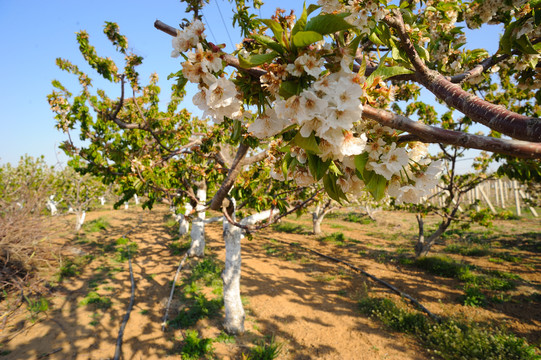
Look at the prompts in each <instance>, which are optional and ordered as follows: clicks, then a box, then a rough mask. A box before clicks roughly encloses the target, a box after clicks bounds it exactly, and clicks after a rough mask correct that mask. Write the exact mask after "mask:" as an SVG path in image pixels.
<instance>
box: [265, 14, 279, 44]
mask: <svg viewBox="0 0 541 360" xmlns="http://www.w3.org/2000/svg"><path fill="white" fill-rule="evenodd" d="M261 22H262V23H263V24H265V25H267V26H268V27H269V29H271V31H272V33H273V34H274V37H275V38H276V40H277V41H278V42H279V43H280V44H281V45H284V40H283V39H282V34H283V33H284V29H282V26H281V25H280V23H279V22H278V21H275V20H270V19H261Z"/></svg>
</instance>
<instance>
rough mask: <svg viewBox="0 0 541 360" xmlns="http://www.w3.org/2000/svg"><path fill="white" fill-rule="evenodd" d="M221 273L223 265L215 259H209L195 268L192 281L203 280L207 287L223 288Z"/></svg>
mask: <svg viewBox="0 0 541 360" xmlns="http://www.w3.org/2000/svg"><path fill="white" fill-rule="evenodd" d="M221 273H222V267H221V265H220V264H218V263H217V262H216V260H215V259H213V258H211V257H207V258H205V259H204V260H202V261H200V262H198V263H197V264H196V265H195V266H194V268H193V270H192V275H191V278H190V279H191V281H196V280H202V281H203V282H204V283H205V285H207V286H213V287H216V286H222V282H221V279H220V275H221Z"/></svg>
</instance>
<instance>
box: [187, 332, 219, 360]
mask: <svg viewBox="0 0 541 360" xmlns="http://www.w3.org/2000/svg"><path fill="white" fill-rule="evenodd" d="M213 351H214V348H213V347H212V339H206V338H200V337H199V333H198V332H197V330H186V334H185V336H184V345H183V346H182V350H181V352H180V354H181V356H182V359H187V360H188V359H189V360H192V359H194V360H196V359H200V358H201V357H205V358H209V356H211V355H212V353H213Z"/></svg>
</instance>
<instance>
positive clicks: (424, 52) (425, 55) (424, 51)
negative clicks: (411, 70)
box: [414, 44, 430, 61]
mask: <svg viewBox="0 0 541 360" xmlns="http://www.w3.org/2000/svg"><path fill="white" fill-rule="evenodd" d="M414 46H415V50H416V51H417V54H419V56H420V57H421V59H423V60H425V61H430V54H429V52H428V50H427V49H425V48H424V47H422V46H419V45H417V44H415V45H414Z"/></svg>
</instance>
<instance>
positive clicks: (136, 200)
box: [133, 194, 139, 205]
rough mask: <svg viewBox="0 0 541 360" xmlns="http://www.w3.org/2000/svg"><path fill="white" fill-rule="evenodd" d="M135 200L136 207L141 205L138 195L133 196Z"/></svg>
mask: <svg viewBox="0 0 541 360" xmlns="http://www.w3.org/2000/svg"><path fill="white" fill-rule="evenodd" d="M133 198H134V199H135V205H139V197H138V196H137V194H135V195H133Z"/></svg>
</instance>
